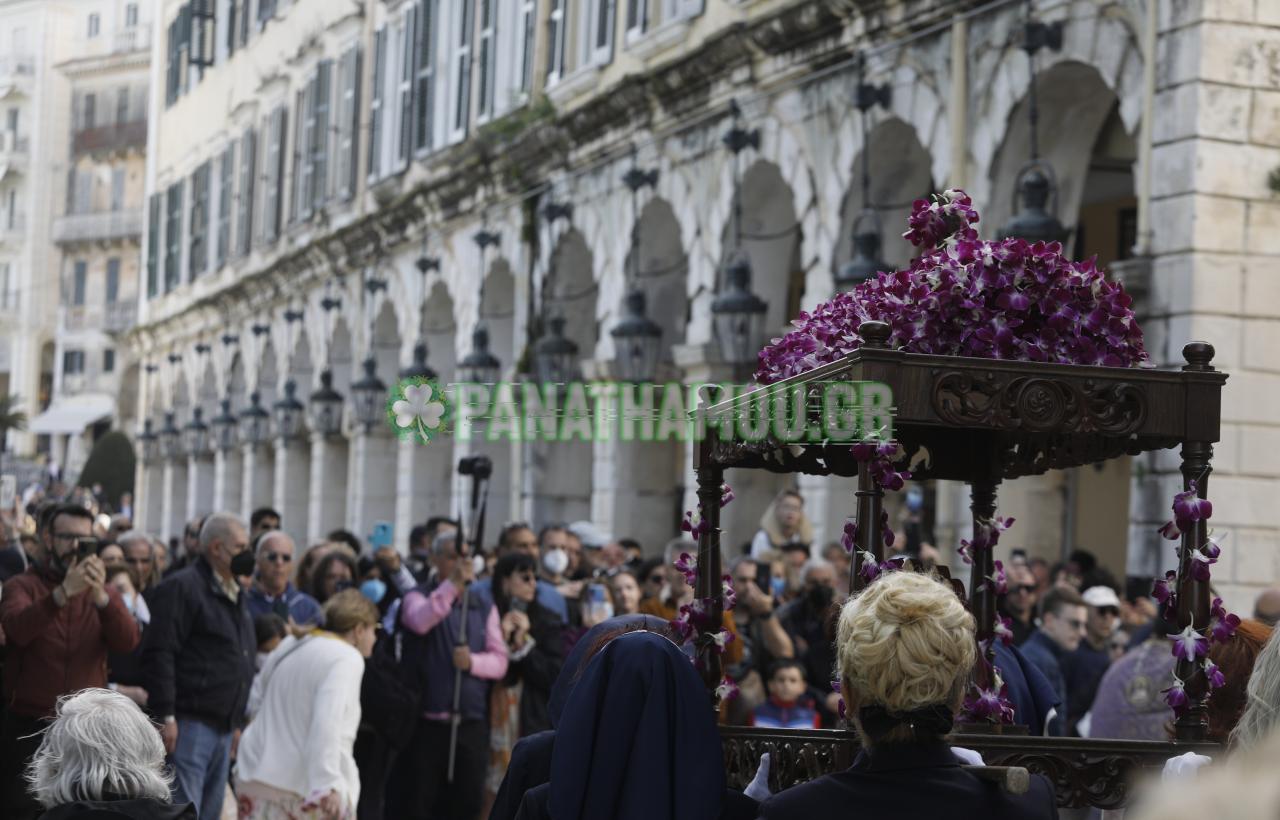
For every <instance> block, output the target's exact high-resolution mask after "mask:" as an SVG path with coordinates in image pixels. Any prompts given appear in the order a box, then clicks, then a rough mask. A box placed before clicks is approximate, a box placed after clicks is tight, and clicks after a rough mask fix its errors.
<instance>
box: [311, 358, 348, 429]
mask: <svg viewBox="0 0 1280 820" xmlns="http://www.w3.org/2000/svg"><path fill="white" fill-rule="evenodd" d="M308 404H309V405H310V410H311V419H310V424H311V429H312V430H313V431H315V432H317V433H319V434H321V435H323V436H336V435H337V434H338V433H340V432H342V394H341V393H339V392H338V391H337V390H335V389H333V372H332V371H330V370H323V371H321V373H320V386H319V387H318V388H316V391H315V392H314V393H312V394H311V398H310V399H309V400H308Z"/></svg>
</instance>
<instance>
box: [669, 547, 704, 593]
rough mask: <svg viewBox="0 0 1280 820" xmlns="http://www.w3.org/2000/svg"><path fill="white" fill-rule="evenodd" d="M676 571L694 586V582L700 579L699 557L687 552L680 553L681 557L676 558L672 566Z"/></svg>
mask: <svg viewBox="0 0 1280 820" xmlns="http://www.w3.org/2000/svg"><path fill="white" fill-rule="evenodd" d="M672 566H674V567H675V568H676V570H677V571H678V572H679V573H680V574H681V575H683V576H684V580H685V581H686V582H688V583H689V585H690V586H692V585H693V582H694V580H696V579H697V577H698V557H697V556H696V555H690V554H689V553H687V552H682V553H680V557H678V558H676V560H675V562H674V563H673V564H672Z"/></svg>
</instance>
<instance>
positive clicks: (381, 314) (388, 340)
mask: <svg viewBox="0 0 1280 820" xmlns="http://www.w3.org/2000/svg"><path fill="white" fill-rule="evenodd" d="M400 346H401V340H400V322H399V317H398V316H397V315H396V309H395V305H393V304H392V303H391V301H390V300H383V302H382V305H381V306H380V307H379V308H378V312H377V314H376V315H375V318H374V320H373V325H372V328H371V335H370V339H369V350H368V351H367V352H369V353H372V354H373V356H374V358H375V359H376V360H377V362H378V377H379V378H381V379H382V380H383V381H384V382H387V383H388V384H390V383H391V381H392V380H394V379H395V377H396V374H397V373H399V372H400Z"/></svg>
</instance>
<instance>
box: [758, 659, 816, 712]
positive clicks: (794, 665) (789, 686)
mask: <svg viewBox="0 0 1280 820" xmlns="http://www.w3.org/2000/svg"><path fill="white" fill-rule="evenodd" d="M806 689H807V684H806V683H805V676H804V664H802V663H800V661H798V660H796V659H795V658H783V659H782V660H779V661H776V662H775V663H774V664H773V666H772V667H771V668H770V670H769V699H768V700H766V701H765V702H764V703H762V704H760V705H759V706H757V707H756V708H755V711H754V712H752V713H751V725H752V726H760V727H763V728H766V729H817V728H819V724H820V719H819V717H818V710H817V709H816V708H815V707H814V705H813V698H811V697H809V696H808V695H807V694H806Z"/></svg>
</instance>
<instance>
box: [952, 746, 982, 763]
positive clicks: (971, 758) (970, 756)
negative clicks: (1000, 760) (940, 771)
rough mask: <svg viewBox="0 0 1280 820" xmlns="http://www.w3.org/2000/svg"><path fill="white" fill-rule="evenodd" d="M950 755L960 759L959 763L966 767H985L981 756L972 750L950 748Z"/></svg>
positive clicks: (960, 747)
mask: <svg viewBox="0 0 1280 820" xmlns="http://www.w3.org/2000/svg"><path fill="white" fill-rule="evenodd" d="M951 753H952V754H953V755H955V756H956V757H958V758H960V762H961V763H963V764H964V765H966V766H985V765H987V764H986V761H984V760H983V759H982V755H980V754H978V753H977V752H975V751H974V750H973V749H966V748H964V747H963V746H952V747H951Z"/></svg>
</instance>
